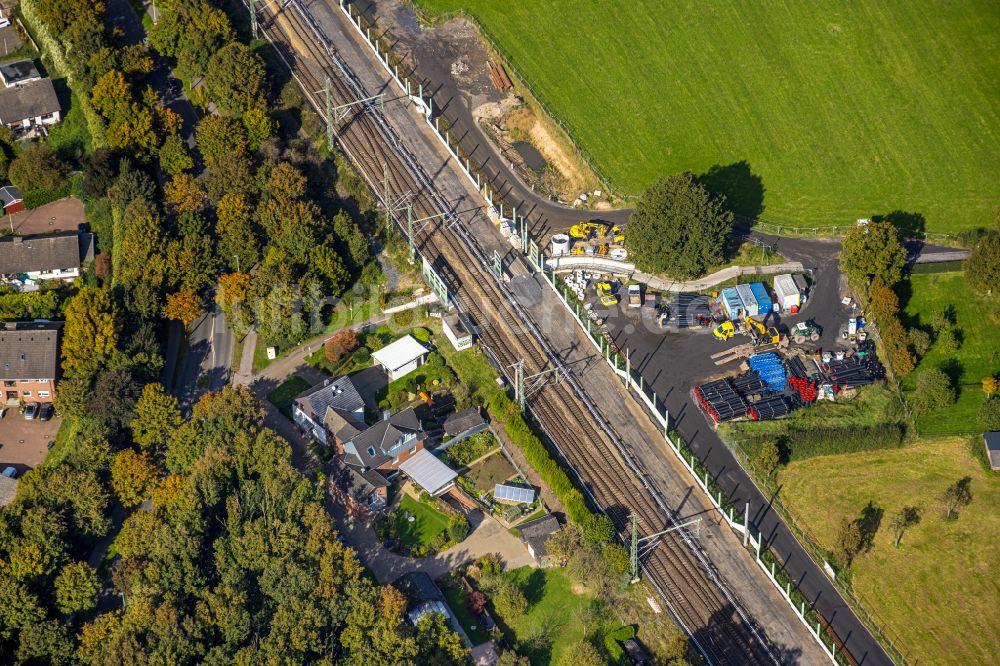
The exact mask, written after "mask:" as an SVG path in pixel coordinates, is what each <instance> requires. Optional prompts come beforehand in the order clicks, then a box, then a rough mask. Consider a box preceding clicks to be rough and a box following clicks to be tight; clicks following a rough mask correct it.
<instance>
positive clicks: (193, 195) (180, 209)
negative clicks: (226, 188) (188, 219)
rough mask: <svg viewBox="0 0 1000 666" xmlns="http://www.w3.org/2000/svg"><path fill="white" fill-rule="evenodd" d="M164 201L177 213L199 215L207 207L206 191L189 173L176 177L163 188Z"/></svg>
mask: <svg viewBox="0 0 1000 666" xmlns="http://www.w3.org/2000/svg"><path fill="white" fill-rule="evenodd" d="M163 199H164V201H165V202H166V204H167V207H168V208H169V209H170V210H172V211H173V212H175V213H197V212H199V211H200V210H202V209H203V208H204V207H205V203H206V202H207V200H208V198H207V197H206V196H205V190H203V189H202V187H201V185H200V184H199V183H198V181H197V180H195V179H194V177H193V176H192V175H191V174H189V173H184V172H181V173H178V174H176V175H174V177H173V178H171V179H170V180H169V181H167V184H166V185H164V186H163Z"/></svg>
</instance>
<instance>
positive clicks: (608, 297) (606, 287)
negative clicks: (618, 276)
mask: <svg viewBox="0 0 1000 666" xmlns="http://www.w3.org/2000/svg"><path fill="white" fill-rule="evenodd" d="M594 288H595V289H596V290H597V295H598V296H600V297H601V305H604V306H606V307H611V306H612V305H618V297H617V296H615V293H614V287H613V286H612V284H611V283H610V282H598V283H597V284H596V285H594Z"/></svg>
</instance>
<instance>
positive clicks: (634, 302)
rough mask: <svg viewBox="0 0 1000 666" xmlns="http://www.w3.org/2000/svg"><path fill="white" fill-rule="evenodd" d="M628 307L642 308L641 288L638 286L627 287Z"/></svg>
mask: <svg viewBox="0 0 1000 666" xmlns="http://www.w3.org/2000/svg"><path fill="white" fill-rule="evenodd" d="M628 306H629V307H630V308H640V307H642V287H641V286H640V285H638V284H630V285H629V286H628Z"/></svg>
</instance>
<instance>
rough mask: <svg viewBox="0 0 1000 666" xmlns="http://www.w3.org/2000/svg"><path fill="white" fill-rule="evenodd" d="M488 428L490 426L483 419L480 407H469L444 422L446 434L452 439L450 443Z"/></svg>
mask: <svg viewBox="0 0 1000 666" xmlns="http://www.w3.org/2000/svg"><path fill="white" fill-rule="evenodd" d="M488 427H489V424H488V423H486V419H484V418H483V414H482V412H481V411H480V409H479V408H478V407H469V408H468V409H463V410H462V411H460V412H455V413H454V414H451V415H450V416H449V417H448V418H446V419H445V420H444V434H446V435H448V437H451V439H450V440H449V443H450V442H453V441H456V442H457V441H461V440H463V439H465V438H466V437H469V436H471V435H475V434H476V433H477V432H481V431H483V430H486V428H488Z"/></svg>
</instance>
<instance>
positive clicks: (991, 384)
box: [982, 375, 997, 398]
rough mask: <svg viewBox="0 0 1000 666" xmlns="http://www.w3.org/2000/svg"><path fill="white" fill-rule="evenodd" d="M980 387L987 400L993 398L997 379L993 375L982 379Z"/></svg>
mask: <svg viewBox="0 0 1000 666" xmlns="http://www.w3.org/2000/svg"><path fill="white" fill-rule="evenodd" d="M982 387H983V393H985V394H986V397H987V398H991V397H993V394H994V393H996V392H997V378H996V377H995V376H994V375H990V376H989V377H983V381H982Z"/></svg>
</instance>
